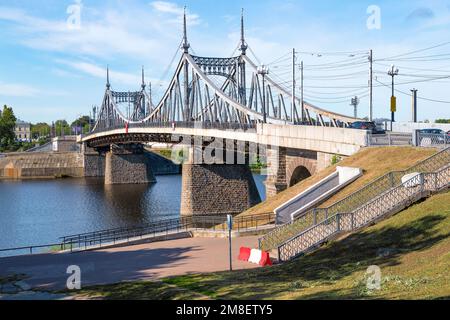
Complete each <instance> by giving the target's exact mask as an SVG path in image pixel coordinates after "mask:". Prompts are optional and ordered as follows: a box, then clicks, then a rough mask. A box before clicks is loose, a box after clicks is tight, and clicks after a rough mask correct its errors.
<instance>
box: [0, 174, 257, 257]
mask: <svg viewBox="0 0 450 320" xmlns="http://www.w3.org/2000/svg"><path fill="white" fill-rule="evenodd" d="M254 178H255V182H256V185H257V187H258V190H259V192H260V195H261V198H262V199H264V197H265V191H264V190H265V189H264V188H265V187H264V184H263V182H264V179H265V177H264V176H261V175H255V176H254ZM157 180H158V183H156V184H151V185H124V186H117V185H116V186H105V185H104V184H103V179H64V180H26V181H0V249H1V248H11V247H18V246H29V245H40V244H47V243H55V242H58V238H59V237H62V236H66V235H71V234H78V233H83V232H90V231H96V230H102V229H109V228H116V227H123V226H134V225H139V224H140V223H144V222H150V221H154V220H159V219H165V218H173V217H178V216H179V211H180V195H181V176H158V177H157Z"/></svg>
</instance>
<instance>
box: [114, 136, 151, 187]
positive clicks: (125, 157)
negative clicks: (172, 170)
mask: <svg viewBox="0 0 450 320" xmlns="http://www.w3.org/2000/svg"><path fill="white" fill-rule="evenodd" d="M153 182H156V179H155V177H154V175H153V171H152V168H151V164H150V161H149V159H148V157H146V156H145V154H144V149H143V146H142V145H138V144H136V145H135V144H131V145H121V146H117V145H111V146H110V150H109V151H108V152H107V153H106V157H105V184H106V185H111V184H143V183H153Z"/></svg>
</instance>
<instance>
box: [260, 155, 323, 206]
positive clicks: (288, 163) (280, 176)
mask: <svg viewBox="0 0 450 320" xmlns="http://www.w3.org/2000/svg"><path fill="white" fill-rule="evenodd" d="M267 156H268V159H267V160H268V162H269V163H272V164H276V165H275V166H276V168H275V170H271V173H270V174H269V175H268V177H267V180H266V196H267V198H270V197H272V196H274V195H276V194H277V193H279V192H281V191H283V190H285V189H287V188H289V187H292V186H293V185H295V184H297V183H299V182H301V181H302V180H304V179H306V178H308V177H310V176H312V175H314V174H316V173H317V172H319V171H321V170H322V169H325V168H326V167H328V166H329V165H330V164H331V157H332V155H331V154H327V153H323V152H317V151H312V150H300V149H290V148H276V149H273V150H268V152H267Z"/></svg>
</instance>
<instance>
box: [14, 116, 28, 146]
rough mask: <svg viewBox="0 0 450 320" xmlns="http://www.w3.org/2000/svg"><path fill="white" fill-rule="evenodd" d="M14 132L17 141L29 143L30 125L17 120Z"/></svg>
mask: <svg viewBox="0 0 450 320" xmlns="http://www.w3.org/2000/svg"><path fill="white" fill-rule="evenodd" d="M14 132H15V134H16V140H17V141H31V123H29V122H24V121H21V120H17V121H16V127H15V129H14Z"/></svg>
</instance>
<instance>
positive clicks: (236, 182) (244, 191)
mask: <svg viewBox="0 0 450 320" xmlns="http://www.w3.org/2000/svg"><path fill="white" fill-rule="evenodd" d="M182 171H183V178H182V194H181V214H182V215H225V214H237V213H241V212H242V211H245V210H247V209H248V208H250V207H252V206H254V205H256V204H258V203H259V202H261V197H260V196H259V193H258V189H257V188H256V184H255V181H254V180H253V175H252V172H251V171H250V168H249V167H248V166H246V165H227V164H212V165H206V164H183V169H182Z"/></svg>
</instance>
